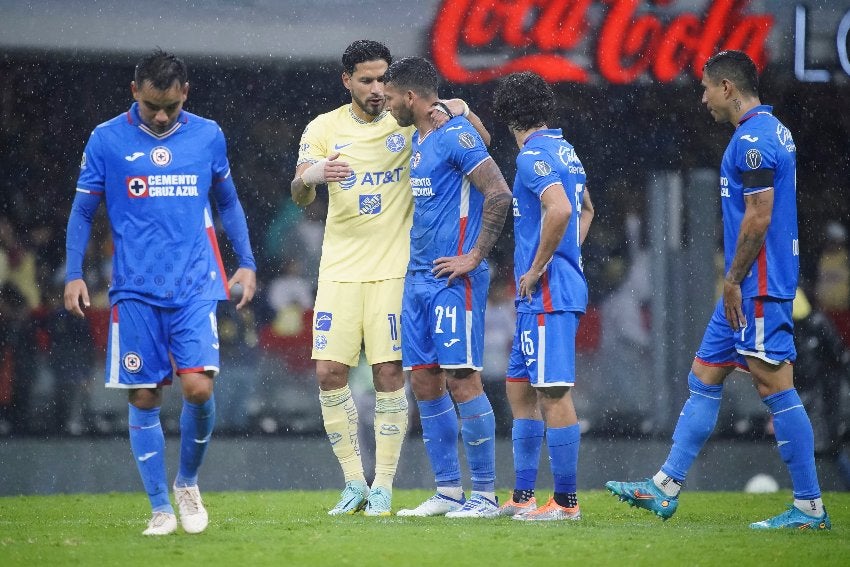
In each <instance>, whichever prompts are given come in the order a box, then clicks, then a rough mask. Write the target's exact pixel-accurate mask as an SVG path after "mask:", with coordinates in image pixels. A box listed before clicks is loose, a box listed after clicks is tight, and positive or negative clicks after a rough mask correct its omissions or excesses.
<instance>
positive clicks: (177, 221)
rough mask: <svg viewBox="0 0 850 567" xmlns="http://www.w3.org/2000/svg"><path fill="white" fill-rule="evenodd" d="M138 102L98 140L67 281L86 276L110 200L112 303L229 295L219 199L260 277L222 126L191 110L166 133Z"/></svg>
mask: <svg viewBox="0 0 850 567" xmlns="http://www.w3.org/2000/svg"><path fill="white" fill-rule="evenodd" d="M137 108H138V106H137V104H133V106H132V107H131V108H130V110H129V111H128V112H126V113H124V114H122V115H120V116H117V117H116V118H113V119H112V120H110V121H108V122H105V123H103V124H101V125H99V126H98V127H97V128H95V130H94V131H93V132H92V134H91V137H90V138H89V141H88V144H87V145H86V148H85V152H84V154H83V159H82V164H81V170H80V176H79V180H78V182H77V194H76V197H75V199H74V206H73V209H72V212H71V217H70V219H69V222H68V239H67V255H68V266H67V275H66V281H70V280H73V279H79V278H82V264H83V256H84V254H85V248H86V244H87V243H88V239H89V233H90V228H91V221H92V218H93V216H94V213H95V211H96V210H97V207H98V206H99V204H100V202H101V201H102V200H105V201H106V207H107V213H108V216H109V221H110V225H111V229H112V237H113V242H114V255H113V265H112V282H111V286H110V289H109V298H110V302H111V303H112V304H115V303H116V302H117V301H119V300H121V299H125V298H135V299H140V300H142V301H145V302H147V303H151V304H153V305H159V306H162V307H174V306H181V305H186V304H187V303H189V302H190V301H193V300H221V299H226V298H227V297H228V296H229V292H228V290H227V276H226V273H225V270H224V266H223V263H222V259H221V255H220V253H219V248H218V243H217V241H216V236H215V229H214V226H213V220H212V212H211V208H210V196H211V195H212V196H213V197H214V199H215V201H216V205H217V208H218V212H219V216H220V217H221V220H222V224H223V225H224V228H225V231H226V232H227V235H228V237H229V239H230V240H231V243H232V244H233V248H234V250H235V251H236V254H237V255H238V257H239V265H240V267H246V268H251V269H256V265H255V263H254V258H253V255H252V253H251V245H250V241H249V238H248V230H247V225H246V222H245V214H244V211H243V210H242V206H241V204H240V203H239V199H238V197H237V195H236V188H235V186H234V184H233V180H232V178H231V175H230V165H229V163H228V160H227V148H226V143H225V140H224V134H223V133H222V131H221V129H220V128H219V126H218V124H216V123H215V122H213V121H211V120H207V119H204V118H201V117H199V116H196V115H194V114H191V113H188V112H185V111H184V112H181V113H180V116H179V117H178V119H177V120H176V121H175V123H174V126H173V127H172V128H171V129H169V130H168V131H167V132H165V133H163V134H156V133H154V132H153V131H152V130H150V129H149V128H147V127H146V126H145V125H144V124H143V123H142V121H141V119H140V117H139V114H138V110H137Z"/></svg>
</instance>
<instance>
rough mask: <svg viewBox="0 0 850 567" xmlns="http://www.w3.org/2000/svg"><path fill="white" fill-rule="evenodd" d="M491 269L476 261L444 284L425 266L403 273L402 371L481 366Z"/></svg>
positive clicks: (479, 368)
mask: <svg viewBox="0 0 850 567" xmlns="http://www.w3.org/2000/svg"><path fill="white" fill-rule="evenodd" d="M489 287H490V272H489V270H488V269H487V268H486V267H483V266H479V267H478V268H477V269H476V270H473V271H472V272H471V273H470V274H468V275H467V276H466V277H463V278H457V279H455V280H454V281H452V285H450V286H447V285H446V278H440V279H437V278H435V277H434V276H433V275H432V274H431V273H430V272H428V271H415V272H408V274H407V277H406V278H405V281H404V296H403V298H402V306H401V334H402V337H404V339H403V340H402V341H401V359H402V364H403V365H404V369H405V370H415V369H418V368H433V367H441V368H471V369H473V370H481V369H482V368H483V367H484V310H485V308H486V306H487V290H488V288H489Z"/></svg>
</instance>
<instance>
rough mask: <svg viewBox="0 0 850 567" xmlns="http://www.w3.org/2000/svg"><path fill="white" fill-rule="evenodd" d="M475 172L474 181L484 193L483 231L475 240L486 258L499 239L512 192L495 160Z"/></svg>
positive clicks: (482, 165) (476, 245)
mask: <svg viewBox="0 0 850 567" xmlns="http://www.w3.org/2000/svg"><path fill="white" fill-rule="evenodd" d="M478 169H481V170H482V171H481V172H478V171H477V170H476V171H475V172H473V173H474V175H473V177H474V179H473V183H474V184H475V186H476V187H479V188H480V190H481V191H482V192H483V193H484V206H483V214H482V217H481V232H480V233H479V234H478V240H477V241H476V242H475V246H474V247H475V248H478V250H479V251H480V252H481V256H482V258H486V257H487V255H488V254H489V253H490V250H491V249H492V248H493V246H494V245H495V244H496V240H498V239H499V235H500V234H501V233H502V227H503V226H504V225H505V218H506V217H507V215H508V208H509V207H510V204H511V193H510V191H509V190H508V186H507V183H505V178H504V177H503V176H502V173H501V172H500V171H499V168H498V167H497V166H496V164H495V163H494V162H493V161H489V162H487V163H483V164H481V166H480V167H479V168H478Z"/></svg>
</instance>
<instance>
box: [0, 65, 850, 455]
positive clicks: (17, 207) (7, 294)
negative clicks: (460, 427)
mask: <svg viewBox="0 0 850 567" xmlns="http://www.w3.org/2000/svg"><path fill="white" fill-rule="evenodd" d="M133 62H134V59H133V58H128V59H126V60H122V59H121V58H120V57H114V56H113V57H111V58H110V59H99V58H97V57H96V56H86V57H81V58H75V57H71V56H70V55H56V54H51V55H46V54H27V53H19V54H8V53H7V54H4V55H2V56H0V435H9V434H16V433H23V434H45V433H48V434H55V433H60V434H68V435H82V434H89V433H104V434H111V433H113V432H116V431H121V430H122V428H123V427H124V424H123V423H122V421H121V420H122V419H126V418H125V417H124V414H125V413H126V412H125V407H124V403H126V400H124V399H123V398H122V397H121V396H118V395H109V394H114V392H107V393H104V388H103V386H102V384H101V380H102V374H103V371H102V369H103V356H104V352H105V344H106V337H105V332H106V325H107V315H106V314H107V307H108V298H107V287H108V282H109V278H110V257H111V245H110V233H109V227H108V224H107V222H106V220H105V215H103V214H102V211H101V215H100V216H99V217H98V219H97V221H96V223H95V228H94V231H93V233H92V238H91V241H90V246H89V250H88V255H87V258H86V269H85V277H86V281H87V283H88V286H89V289H90V291H91V292H92V294H93V298H92V299H93V301H92V308H91V310H90V312H89V314H88V317H87V319H86V320H78V319H74V318H72V317H69V316H68V315H67V314H66V313H65V312H64V309H63V306H62V290H63V286H64V266H63V261H64V242H65V225H66V222H67V216H68V213H69V211H70V206H71V202H72V200H73V197H74V188H75V181H76V178H77V174H78V171H79V162H80V156H81V154H82V150H83V147H84V145H85V142H86V140H87V138H88V135H89V133H90V132H91V130H92V128H94V126H96V125H97V124H98V123H100V122H103V121H105V120H108V119H109V118H111V117H113V116H115V115H116V114H119V113H120V112H123V111H124V110H126V109H127V108H128V106H129V104H130V103H131V96H130V89H129V83H130V80H131V77H132V68H133ZM188 63H189V66H190V85H191V90H190V92H189V99H188V101H187V103H186V109H187V110H189V111H191V112H194V113H196V114H200V115H202V116H207V117H210V118H213V119H215V120H216V121H218V122H219V124H220V125H221V126H222V129H223V130H224V132H225V134H226V137H227V140H228V143H229V148H228V153H229V157H230V161H231V165H232V171H233V176H234V179H235V181H236V184H237V188H238V190H239V194H240V198H241V200H242V203H243V205H244V207H245V209H246V212H247V215H248V220H249V229H250V231H251V238H252V243H253V246H254V250H255V254H256V256H257V260H258V266H259V268H258V269H259V271H258V282H259V294H258V296H257V298H256V299H255V301H254V303H253V304H252V305H251V306H250V308H249V309H245V310H242V311H240V312H238V313H237V312H236V311H235V309H234V308H233V306H232V305H228V304H222V306H221V309H220V311H221V313H220V318H219V324H220V334H221V339H222V351H221V354H222V367H223V372H222V379H221V380H220V383H219V384H218V385H217V391H218V392H219V394H220V395H218V396H217V401H218V405H219V428H220V429H222V430H230V431H234V432H249V431H261V432H265V433H278V432H284V431H290V432H316V431H319V430H320V429H321V419H320V414H319V409H318V405H317V403H316V402H315V399H314V398H315V397H316V396H315V385H314V384H313V382H312V362H311V361H310V360H309V356H310V334H311V331H310V315H311V314H310V309H311V307H312V301H313V293H314V287H315V282H316V277H317V274H318V261H319V256H320V253H321V241H322V234H323V229H324V221H323V219H324V215H325V213H326V196H321V195H320V198H319V199H317V201H316V202H315V203H314V204H313V205H311V206H309V207H307V208H306V209H300V208H299V207H297V206H295V205H294V204H293V203H292V202H291V200H290V199H289V194H288V188H289V182H290V180H291V178H292V172H293V170H294V166H295V161H296V156H297V146H298V138H299V136H300V134H301V131H302V130H303V128H304V126H305V125H306V123H307V122H308V121H309V120H310V119H311V118H312V117H313V116H315V115H316V114H318V113H320V112H324V111H326V110H330V109H332V108H335V107H337V106H339V105H341V104H344V103H346V102H348V100H350V99H349V98H348V97H347V91H345V90H344V89H343V87H342V85H341V84H340V80H339V73H340V70H339V69H338V68H337V67H336V66H335V65H334V64H329V65H326V66H315V67H309V68H308V67H303V66H302V67H298V66H294V67H293V66H288V67H282V66H277V65H274V64H265V65H259V64H257V63H255V62H246V61H231V62H227V61H225V62H217V61H206V60H199V61H192V60H189V61H188ZM491 91H492V89H491V88H489V86H488V85H483V86H480V87H464V88H452V86H451V85H447V86H446V87H444V88H443V94H444V95H452V96H460V97H462V98H464V99H465V100H467V101H469V102H470V104H471V105H472V106H473V107H474V108H475V109H476V111H477V112H478V113H479V115H481V116H482V118H483V120H484V122H485V124H486V125H488V126H489V127H491V128H493V130H494V131H493V132H492V134H493V137H494V142H493V146H492V148H491V150H492V154H493V156H494V158H495V159H496V161H497V163H498V164H499V165H500V167H501V168H502V170H503V172H504V174H505V177H506V178H508V179H512V177H513V173H514V156H515V146H514V143H513V140H512V138H509V137H508V136H507V133H506V132H502V131H501V130H498V129H496V128H495V127H493V125H494V124H495V122H494V120H492V116H491V115H490V110H489V100H488V97H489V93H490V92H491ZM556 92H557V94H558V96H559V99H560V103H561V112H562V116H563V119H562V120H561V121H560V123H559V124H557V125H558V126H562V127H563V128H564V131H565V135H566V137H567V138H568V139H569V140H570V141H571V142H572V143H573V144H574V145H575V147H576V149H577V152H578V153H579V155H580V157H581V159H582V161H583V163H584V165H585V167H586V169H587V171H588V185H589V188H590V191H591V193H592V195H593V199H594V202H595V203H596V210H597V215H596V218H595V220H594V225H593V230H592V233H591V236H590V237H589V238H588V241H587V243H586V245H585V249H584V256H585V265H586V273H587V277H588V281H589V286H590V293H591V308H590V310H589V312H588V314H587V315H586V316H585V317H584V319H583V323H582V331H581V333H580V337H579V345H578V347H579V352H580V355H586V360H591V358H590V357H595V358H593V359H592V360H603V359H606V360H607V359H612V358H616V357H618V356H624V357H627V358H628V357H630V356H631V357H632V358H631V359H630V360H634V361H638V362H637V363H639V361H640V360H641V357H643V356H645V355H646V349H647V348H648V346H649V343H650V340H651V337H652V325H651V321H650V317H649V315H648V310H647V305H648V304H649V301H650V297H651V294H652V289H651V286H650V283H649V279H648V277H647V270H648V269H649V264H648V250H647V246H646V236H645V233H646V230H647V229H646V226H645V225H646V221H645V219H646V217H647V214H646V213H647V204H646V188H645V183H646V179H647V175H648V173H649V172H651V171H653V170H672V171H688V170H690V169H692V168H701V167H706V168H711V169H713V170H716V168H717V167H718V164H719V161H720V157H721V155H722V152H723V149H724V147H725V145H726V142H727V141H728V136H729V132H728V130H727V129H725V128H720V127H718V126H716V125H715V124H713V122H712V121H711V119H710V117H709V116H708V114H707V112H705V110H704V109H703V108H702V107H701V106H700V104H699V97H700V90H699V85H697V84H696V83H695V82H687V83H682V84H673V85H653V84H645V85H640V86H629V87H617V86H611V87H608V88H605V89H603V88H601V87H598V86H588V85H572V84H564V85H558V86H557V90H556ZM847 95H848V87H846V86H845V87H837V86H833V85H829V84H824V85H800V84H778V83H775V82H774V81H773V80H772V74H771V72H770V70H768V71H767V72H766V73H765V75H764V79H763V100H765V101H766V102H767V103H769V104H773V105H775V107H776V113H777V115H778V116H779V117H780V118H781V119H782V120H783V121H784V122H785V123H786V124H787V125H788V126H789V127H790V128H791V130H792V132H793V133H794V136H795V141H796V143H797V149H798V178H799V180H798V187H799V197H798V200H799V208H800V234H801V249H802V250H803V254H802V256H801V263H802V276H803V277H802V286H801V287H802V289H803V290H804V293H805V294H806V295H807V297H808V300H809V301H808V304H809V307H810V313H809V315H807V316H811V314H812V313H814V314H816V315H817V316H818V317H819V319H818V321H817V324H812V325H809V324H808V323H806V322H805V320H802V319H801V321H802V322H801V323H799V324H798V325H799V328H800V329H804V332H805V333H807V338H803V339H801V340H803V341H807V342H805V344H804V348H801V349H800V350H801V354H802V353H803V352H809V351H811V350H812V349H809V351H807V350H806V348H805V345H810V346H811V345H812V344H814V342H817V343H818V344H819V345H826V344H828V345H829V347H828V348H829V349H830V350H829V352H830V356H831V357H832V358H830V360H833V358H834V364H833V363H832V362H830V364H829V365H828V367H825V366H824V364H826V363H825V362H824V360H826V359H825V358H824V357H825V356H826V355H824V354H819V355H818V356H815V357H814V360H815V361H817V362H818V363H819V364H820V365H817V364H814V363H813V364H811V365H809V364H808V363H806V364H802V363H801V364H799V365H798V371H797V374H798V376H800V379H799V382H800V384H801V388H805V389H806V390H807V391H809V392H813V393H812V394H811V395H810V398H811V399H812V400H815V399H816V400H818V402H817V403H821V404H822V403H823V402H824V400H825V401H826V402H827V406H823V407H822V408H821V409H820V410H818V411H819V413H820V414H822V415H824V416H832V417H828V418H825V419H826V421H827V423H826V425H824V427H827V428H828V431H829V432H828V433H825V434H824V435H826V436H831V437H833V438H835V437H841V436H844V435H845V434H846V427H845V425H844V423H843V422H842V421H841V419H839V418H840V417H841V416H839V413H841V412H842V411H846V410H844V409H842V408H846V406H847V403H846V402H844V401H843V400H845V399H847V397H848V386H847V380H846V379H847V373H848V370H850V368H848V366H847V361H846V356H847V354H846V347H847V345H848V344H850V303H848V301H850V262H848V252H847V251H848V246H847V227H848V226H850V199H847V198H846V195H847V194H848V190H850V160H848V159H847V157H846V148H848V147H850V113H847V112H846V109H845V108H844V105H843V104H842V99H843V101H844V102H845V103H846V100H847ZM686 229H687V227H686ZM511 239H512V233H511V227H510V222H508V224H507V226H506V230H505V234H504V235H503V237H502V241H500V243H499V244H498V245H497V247H496V250H495V252H494V254H493V258H492V271H493V284H492V286H491V301H490V305H489V307H488V331H487V335H486V337H487V339H486V340H487V345H488V346H487V348H488V354H487V355H486V357H485V358H486V360H487V361H488V364H487V368H486V369H485V374H486V376H485V378H486V379H487V381H488V384H489V385H488V388H490V389H491V390H493V391H497V390H498V386H499V384H501V382H500V380H501V378H502V376H501V375H500V373H501V372H504V367H505V364H503V362H504V360H503V359H504V358H505V357H506V355H507V352H508V349H509V346H510V338H511V330H512V325H513V322H512V321H513V319H512V317H513V301H512V298H513V287H512V278H513V274H512V267H511V251H512V242H511ZM219 242H220V243H221V244H222V247H223V252H224V254H225V258H226V262H225V263H226V265H228V266H233V265H234V262H233V257H232V254H231V253H230V251H229V249H228V244H227V241H226V238H220V239H219ZM836 337H837V340H836ZM623 345H627V346H625V347H624V346H623ZM824 348H827V347H824ZM824 352H826V351H824ZM600 353H601V354H600ZM609 353H610V354H611V356H609ZM833 355H834V356H833ZM842 357H843V358H842ZM489 361H492V362H489ZM594 364H596V363H595V362H594V363H593V364H591V363H586V364H585V365H584V368H585V369H586V370H587V371H589V372H594V371H595V372H600V373H604V372H607V370H604V369H602V367H600V366H594ZM630 364H632V362H628V363H621V367H628V365H630ZM809 366H812V367H817V368H818V371H817V372H816V373H815V374H814V375H811V373H808V374H809V375H806V374H807V373H806V371H805V368H807V367H809ZM580 367H581V364H580ZM363 382H364V384H365V385H364V386H363V389H364V390H367V389H368V382H369V380H368V377H367V378H366V379H364V381H363ZM645 389H646V390H647V392H646V394H647V395H648V396H649V395H651V394H652V392H651V384H650V383H649V382H647V384H646V386H645ZM821 390H823V392H821ZM496 397H497V398H498V396H496ZM119 398H120V399H119ZM834 402H838V404H839V405H836V404H835V403H834ZM579 403H580V402H579ZM812 403H815V402H812ZM829 403H832V405H831V406H830V405H828V404H829ZM840 404H843V405H840ZM591 406H592V404H591ZM173 409H174V412H173V413H171V414H169V412H168V407H167V406H166V407H165V408H164V411H163V415H164V425H165V427H166V429H168V428H169V427H174V428H175V429H176V420H177V416H176V412H177V408H176V407H175V408H173ZM503 410H504V412H506V411H507V408H506V406H505V407H504V408H503ZM636 411H637V410H636ZM504 412H503V413H504ZM830 412H832V413H830ZM583 414H584V412H583ZM505 415H507V414H505ZM590 415H592V412H591V414H590ZM746 418H747V419H749V420H750V421H752V419H751V416H746ZM169 420H171V421H169ZM502 421H503V424H507V421H506V420H502ZM639 422H640V418H639V416H638V417H637V418H636V423H638V424H639ZM586 426H587V427H588V428H590V427H591V426H590V425H589V424H586ZM736 427H737V426H736V425H735V424H732V425H730V431H731V432H732V433H734V432H735V431H736ZM636 428H637V429H640V426H639V425H636ZM744 429H746V427H743V428H741V427H737V430H738V432H740V431H741V430H744ZM504 430H506V429H505V428H503V431H504ZM830 443H831V442H830ZM827 445H829V443H827ZM824 450H827V449H824ZM829 450H832V449H829Z"/></svg>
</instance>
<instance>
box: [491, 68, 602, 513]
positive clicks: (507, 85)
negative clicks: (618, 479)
mask: <svg viewBox="0 0 850 567" xmlns="http://www.w3.org/2000/svg"><path fill="white" fill-rule="evenodd" d="M493 110H494V112H495V113H496V116H497V117H498V118H499V119H500V120H501V121H503V122H505V123H506V124H507V125H508V129H509V130H510V131H511V133H512V134H513V135H514V139H515V140H516V143H517V146H519V148H520V152H519V155H518V156H517V159H516V166H517V173H516V179H515V180H514V187H513V213H514V242H515V245H514V246H515V247H514V278H515V280H516V288H517V296H516V310H517V323H516V332H515V335H514V342H513V347H512V349H511V357H510V362H509V367H508V371H507V394H508V401H509V402H510V405H511V412H512V413H513V431H512V438H513V454H514V472H515V474H516V484H515V485H514V491H513V496H512V498H511V500H510V501H508V502H506V503H505V504H504V505H503V506H502V508H501V513H502V514H503V515H506V516H513V518H514V519H516V520H526V521H551V520H578V519H580V518H581V512H580V510H579V506H578V498H577V495H576V474H577V471H578V452H579V442H580V431H579V425H578V417H577V416H576V410H575V406H574V405H573V399H572V392H571V388H572V387H573V386H574V385H575V379H576V377H575V374H576V372H575V339H576V331H577V330H578V323H579V319H580V317H581V315H582V314H583V313H584V312H585V309H586V308H587V281H586V280H585V277H584V272H583V270H582V260H581V244H582V242H584V239H585V237H586V236H587V232H588V229H589V228H590V223H591V222H592V220H593V215H594V209H593V203H592V202H591V200H590V194H589V193H588V191H587V187H586V185H587V183H586V176H585V171H584V166H582V164H581V161H580V160H579V158H578V156H577V155H576V152H575V150H574V149H573V146H572V145H570V143H569V142H567V141H566V140H565V139H564V136H563V134H562V133H561V130H560V129H555V128H549V123H550V122H551V120H552V116H553V114H554V111H555V95H554V93H553V92H552V89H551V87H550V86H549V85H548V84H547V83H546V81H544V80H543V79H542V78H541V77H540V76H538V75H536V74H535V73H531V72H522V73H513V74H511V75H508V76H507V77H505V78H504V79H502V80H501V81H500V83H499V86H498V87H497V88H496V92H495V94H494V96H493ZM541 413H542V415H541ZM544 432H545V436H546V443H547V446H548V449H549V463H550V466H551V469H552V477H553V479H554V483H555V487H554V488H555V491H554V495H553V496H552V497H551V498H550V499H549V501H548V502H547V503H546V504H545V505H544V506H542V507H540V508H538V507H537V503H536V499H535V497H534V487H535V483H536V481H537V466H538V462H539V461H540V447H541V444H542V441H543V436H544Z"/></svg>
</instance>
